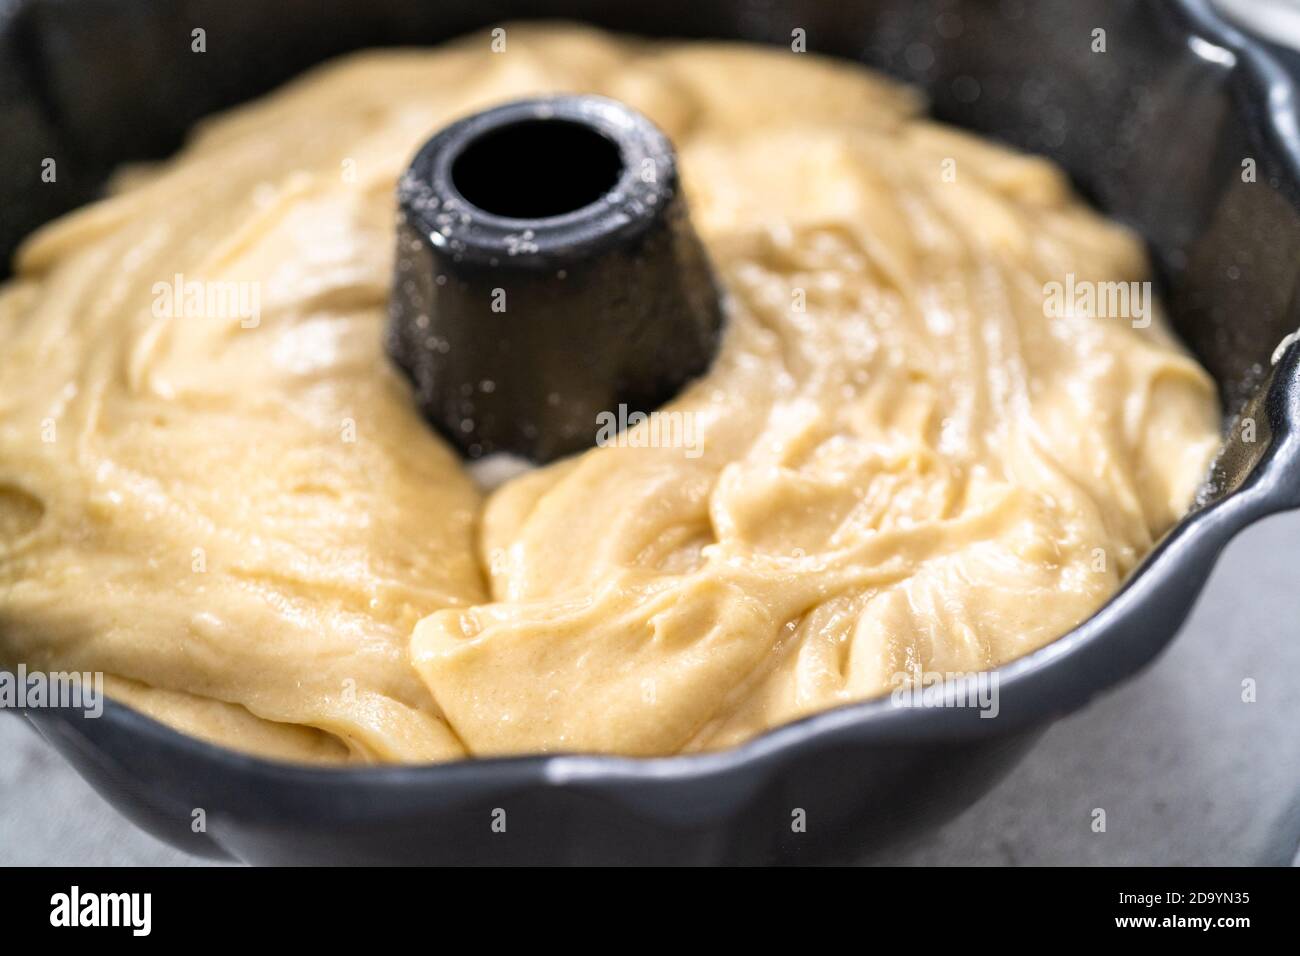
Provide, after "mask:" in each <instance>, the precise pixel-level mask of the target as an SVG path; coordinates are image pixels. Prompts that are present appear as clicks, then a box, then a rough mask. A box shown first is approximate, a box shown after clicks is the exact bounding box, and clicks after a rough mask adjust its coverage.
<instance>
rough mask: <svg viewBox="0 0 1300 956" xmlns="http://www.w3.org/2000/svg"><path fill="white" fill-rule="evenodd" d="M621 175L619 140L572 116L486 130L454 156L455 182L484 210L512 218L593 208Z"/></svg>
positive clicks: (474, 203) (463, 193)
mask: <svg viewBox="0 0 1300 956" xmlns="http://www.w3.org/2000/svg"><path fill="white" fill-rule="evenodd" d="M622 174H623V160H622V157H621V155H620V154H619V148H618V145H617V144H616V143H614V142H613V141H612V140H610V139H608V138H606V137H605V136H604V135H602V134H601V133H599V132H597V131H596V130H594V129H592V128H591V127H589V126H584V125H583V124H581V123H575V122H572V121H570V120H559V119H532V120H525V121H524V122H521V123H511V124H510V125H509V126H502V127H499V128H498V129H494V130H491V131H489V132H487V133H484V134H483V135H482V136H480V137H479V138H478V139H475V140H474V141H473V142H471V143H470V144H469V145H468V146H466V147H465V149H464V151H463V152H462V153H461V154H460V155H459V156H457V157H456V159H455V160H454V161H453V162H452V166H451V181H452V185H454V186H455V187H456V190H457V191H458V192H459V193H460V194H461V195H462V196H464V197H465V200H466V201H467V202H469V203H471V204H472V205H475V206H477V207H478V208H479V209H482V210H483V211H484V212H489V213H492V214H493V215H497V216H508V217H510V218H513V219H544V218H547V217H550V216H562V215H564V214H565V213H569V212H574V211H576V210H578V209H582V208H584V207H585V206H590V205H591V204H592V203H594V202H595V201H596V200H598V199H600V198H601V197H602V196H604V195H605V194H606V193H607V192H609V191H610V190H611V189H613V188H614V186H615V184H616V183H617V182H618V180H619V177H620V176H621V175H622Z"/></svg>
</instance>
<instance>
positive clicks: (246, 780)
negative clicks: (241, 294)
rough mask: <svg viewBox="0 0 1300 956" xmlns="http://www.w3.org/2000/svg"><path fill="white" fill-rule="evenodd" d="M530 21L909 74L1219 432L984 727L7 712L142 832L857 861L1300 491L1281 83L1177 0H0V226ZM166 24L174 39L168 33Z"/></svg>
mask: <svg viewBox="0 0 1300 956" xmlns="http://www.w3.org/2000/svg"><path fill="white" fill-rule="evenodd" d="M532 17H565V18H571V19H576V20H583V21H587V22H590V23H593V24H596V25H599V26H603V27H608V28H612V29H615V30H623V31H630V32H635V33H642V34H646V35H652V36H682V37H719V38H733V39H743V40H749V41H756V42H769V43H775V44H780V45H789V43H790V42H791V31H792V30H794V29H796V28H802V29H803V30H805V31H806V37H807V43H808V47H809V49H810V50H813V51H816V52H820V53H826V54H832V55H837V56H842V57H847V58H851V59H855V60H860V61H862V62H864V63H867V64H869V65H870V66H873V67H876V68H879V69H883V70H885V71H887V72H888V73H891V74H894V75H896V76H899V77H901V78H903V79H905V80H909V81H911V82H913V83H916V84H917V85H919V86H921V87H923V88H925V89H926V90H928V91H929V94H930V96H931V98H932V102H933V106H934V112H935V113H936V114H937V115H938V116H939V117H940V118H941V119H944V120H947V121H950V122H953V123H956V124H959V125H961V126H965V127H969V128H971V129H974V130H978V131H979V132H981V133H983V134H986V135H989V136H993V137H997V138H999V139H1002V140H1005V141H1007V142H1010V143H1013V144H1015V145H1017V146H1019V147H1022V148H1024V149H1027V150H1030V151H1033V152H1038V153H1042V154H1045V155H1047V156H1050V157H1051V158H1052V159H1054V160H1056V161H1057V162H1059V163H1061V164H1062V165H1063V166H1064V167H1065V168H1066V169H1067V170H1069V172H1070V173H1071V175H1072V176H1073V177H1074V179H1075V181H1076V182H1077V184H1078V185H1079V187H1080V188H1081V189H1082V190H1083V191H1084V193H1085V194H1086V195H1087V196H1088V197H1089V198H1090V199H1091V200H1093V201H1094V202H1095V203H1096V204H1097V205H1098V206H1099V207H1100V208H1101V209H1103V210H1105V211H1106V212H1108V213H1109V214H1111V215H1113V216H1115V217H1117V218H1119V219H1121V220H1123V221H1125V222H1127V223H1129V224H1131V225H1132V226H1133V227H1134V228H1135V229H1137V230H1138V231H1139V232H1140V233H1141V234H1142V235H1143V236H1144V237H1145V238H1146V239H1147V241H1148V242H1149V245H1150V249H1151V254H1152V258H1153V261H1154V263H1155V266H1156V269H1157V273H1158V279H1159V281H1160V283H1161V286H1162V289H1163V294H1164V296H1165V300H1166V302H1167V303H1168V306H1169V310H1170V312H1171V314H1172V317H1173V321H1174V323H1175V325H1176V328H1177V330H1178V332H1179V333H1180V334H1181V336H1182V337H1183V339H1184V340H1185V341H1186V342H1187V344H1188V345H1189V346H1190V347H1191V348H1192V349H1193V350H1194V351H1195V352H1196V354H1197V355H1198V356H1199V357H1200V360H1201V362H1202V363H1203V364H1204V365H1205V367H1206V368H1208V369H1209V370H1210V372H1211V374H1212V375H1213V376H1214V377H1215V379H1216V380H1217V381H1218V384H1219V386H1220V389H1221V393H1222V395H1223V396H1224V401H1225V407H1224V434H1225V436H1226V437H1225V448H1224V452H1223V454H1222V455H1221V456H1220V458H1219V460H1218V463H1217V464H1216V466H1215V468H1214V470H1213V474H1212V475H1211V476H1210V479H1209V480H1208V482H1207V484H1206V486H1205V489H1204V491H1203V493H1202V495H1201V497H1200V499H1199V500H1198V503H1197V506H1196V507H1195V509H1194V510H1193V512H1192V513H1191V514H1190V515H1188V516H1187V517H1186V518H1185V519H1184V520H1183V521H1181V522H1180V523H1179V524H1178V525H1177V526H1176V527H1175V528H1174V529H1173V530H1172V531H1171V532H1170V533H1169V534H1168V535H1167V536H1166V537H1165V538H1164V540H1163V541H1162V542H1161V543H1160V545H1159V547H1158V548H1157V549H1156V550H1155V552H1154V553H1153V554H1151V555H1150V556H1149V557H1148V558H1147V560H1146V561H1145V562H1144V563H1143V564H1142V566H1141V568H1140V569H1139V570H1138V571H1137V572H1136V573H1135V574H1133V575H1132V577H1131V578H1130V579H1129V580H1128V582H1127V583H1126V584H1125V586H1124V587H1123V589H1122V590H1121V591H1120V592H1119V593H1118V594H1117V595H1116V596H1115V597H1114V598H1113V599H1112V600H1111V601H1110V602H1109V603H1108V604H1106V606H1105V607H1103V608H1102V609H1101V610H1100V611H1098V612H1097V614H1096V615H1095V616H1094V617H1092V618H1091V619H1090V620H1088V621H1086V622H1085V623H1083V624H1081V625H1080V626H1079V627H1078V628H1076V629H1075V630H1074V631H1072V632H1071V633H1069V634H1066V635H1065V636H1063V637H1061V638H1060V639H1059V640H1057V641H1056V642H1054V643H1052V644H1050V645H1048V646H1047V647H1044V648H1043V649H1041V650H1039V651H1037V652H1036V653H1033V654H1031V655H1029V656H1027V657H1024V658H1021V659H1020V660H1017V661H1014V662H1013V663H1011V664H1008V665H1006V666H1005V667H1003V668H1001V669H1000V691H1001V696H1000V713H999V715H998V716H997V718H996V719H991V720H990V719H980V717H979V715H978V711H977V710H976V709H973V708H953V707H948V708H899V707H895V706H891V704H890V702H889V701H888V700H883V701H881V700H877V701H869V702H866V703H861V704H855V705H851V706H845V707H840V708H838V709H835V710H831V711H828V712H825V713H821V714H818V715H816V716H813V717H809V718H807V719H804V720H801V721H799V722H797V723H794V724H790V725H787V726H784V727H780V728H778V729H776V730H773V731H771V732H769V733H766V734H764V735H763V736H762V737H760V738H758V739H756V740H754V741H752V742H750V743H748V744H746V745H744V746H741V747H737V748H735V749H732V750H727V751H724V752H719V753H711V754H705V755H696V756H686V757H670V758H662V759H626V758H619V757H608V756H580V755H579V756H546V757H518V758H510V759H491V760H476V761H471V762H464V763H456V764H449V765H435V766H414V767H373V768H365V769H348V770H329V769H310V768H305V767H300V766H291V765H285V764H279V763H274V762H269V761H265V760H260V759H255V758H252V757H248V756H244V755H241V754H237V753H233V752H231V751H228V750H224V749H221V748H219V747H214V746H210V745H208V744H205V743H201V742H199V741H197V740H194V739H191V738H188V737H185V736H182V735H181V734H178V733H176V732H174V731H172V730H170V729H168V728H167V727H164V726H162V725H160V724H158V723H156V722H154V721H152V720H149V719H147V718H145V717H143V716H141V715H140V714H138V713H135V712H133V711H131V710H128V709H127V708H125V707H122V706H120V705H117V704H113V703H112V702H109V704H108V706H107V708H106V710H105V713H104V714H103V716H102V717H101V718H100V719H93V720H92V719H84V718H83V717H81V716H80V715H79V714H77V713H64V712H59V711H53V710H42V711H33V712H30V713H29V714H28V715H27V716H28V717H29V718H30V719H31V720H32V721H33V722H34V723H35V725H36V727H37V728H38V730H39V731H40V732H41V733H42V734H43V735H44V736H45V737H46V738H48V739H49V740H50V741H51V742H52V743H54V744H55V746H57V747H58V748H59V749H60V750H61V751H62V752H63V753H64V754H65V755H66V756H67V758H68V759H69V760H70V761H72V763H73V764H74V765H75V766H76V767H77V769H78V770H80V772H81V773H82V774H83V775H84V776H85V777H86V778H87V779H88V780H90V781H91V782H92V783H93V784H94V785H95V786H96V787H97V788H99V790H100V791H101V792H102V793H103V794H104V795H105V796H106V797H107V798H108V799H110V800H111V801H112V802H113V803H114V804H115V805H116V806H117V807H118V808H119V809H121V811H122V812H123V813H125V814H126V815H127V816H129V817H130V818H131V819H133V820H135V821H136V822H137V823H139V824H140V825H141V826H143V827H145V828H146V829H148V830H149V831H150V832H152V833H154V834H156V835H157V836H159V837H161V838H162V839H164V840H166V841H168V842H169V843H172V844H174V845H176V846H179V847H182V848H184V849H186V850H190V851H192V852H194V853H198V854H204V855H207V856H212V857H222V858H234V859H239V860H245V861H250V862H258V863H325V862H371V863H416V862H425V863H429V862H438V863H505V862H510V863H561V862H566V863H634V862H635V863H766V862H821V861H844V860H850V859H861V858H863V857H864V856H869V854H870V852H871V851H872V850H874V849H877V848H879V847H880V846H881V845H883V844H884V843H886V842H887V841H889V840H891V839H893V838H895V837H898V836H899V835H901V834H904V833H907V832H910V831H914V830H916V829H918V828H923V827H927V826H931V825H933V824H935V823H936V822H938V821H939V820H941V819H944V818H945V817H949V816H951V815H953V814H955V813H956V812H958V811H960V810H961V809H962V808H964V807H966V806H968V805H969V804H970V803H972V802H973V801H974V800H976V799H977V798H978V797H979V796H980V795H981V794H983V793H985V792H986V791H987V790H988V788H989V787H990V786H991V785H992V784H993V783H994V782H995V781H997V780H998V779H999V778H1000V777H1001V776H1002V775H1003V774H1004V773H1005V772H1006V771H1007V770H1008V769H1009V768H1010V767H1011V766H1012V764H1014V763H1015V762H1016V761H1017V760H1018V759H1019V758H1020V757H1021V756H1022V755H1023V754H1024V753H1025V752H1026V750H1027V749H1028V748H1029V747H1030V746H1031V745H1032V744H1033V743H1034V741H1035V740H1036V738H1037V737H1038V736H1039V735H1040V734H1041V733H1042V731H1043V730H1044V729H1045V728H1046V727H1047V726H1048V724H1050V723H1051V722H1052V721H1053V720H1055V719H1057V718H1058V717H1061V716H1063V715H1065V714H1068V713H1069V712H1071V711H1073V710H1075V709H1077V708H1079V707H1081V706H1082V705H1084V704H1085V703H1087V702H1088V701H1089V700H1090V699H1091V698H1093V697H1094V696H1095V695H1097V694H1099V693H1101V692H1102V691H1104V690H1106V689H1107V688H1110V687H1113V686H1114V685H1115V684H1116V683H1117V682H1119V681H1121V680H1124V679H1125V678H1127V677H1129V676H1130V675H1132V674H1133V673H1134V672H1135V671H1137V670H1138V669H1139V668H1141V667H1142V666H1143V665H1145V664H1146V663H1148V662H1149V661H1150V660H1151V659H1152V658H1153V657H1154V656H1155V655H1156V654H1157V653H1159V652H1160V650H1161V649H1162V648H1163V647H1164V646H1165V645H1166V644H1167V643H1168V642H1169V641H1170V640H1171V639H1172V638H1173V636H1174V634H1175V633H1176V632H1177V631H1178V628H1179V626H1180V625H1181V623H1182V621H1183V620H1184V618H1185V616H1186V615H1187V612H1188V610H1189V608H1190V606H1191V604H1192V602H1193V600H1194V599H1195V598H1196V596H1197V593H1198V592H1199V591H1200V590H1201V587H1202V585H1203V584H1204V582H1205V580H1206V577H1207V576H1208V574H1209V572H1210V569H1211V567H1212V565H1213V563H1214V561H1215V558H1216V556H1217V555H1218V554H1219V552H1220V551H1221V550H1222V549H1223V547H1224V545H1225V544H1226V543H1227V542H1228V541H1229V539H1231V538H1232V536H1233V535H1234V534H1236V533H1237V532H1238V531H1240V530H1241V529H1242V528H1244V527H1246V526H1247V525H1249V524H1251V523H1252V522H1254V521H1257V520H1259V519H1260V518H1262V517H1264V516H1266V515H1268V514H1271V513H1274V512H1277V511H1281V510H1284V509H1289V508H1295V507H1298V506H1300V433H1298V432H1297V429H1298V428H1300V345H1297V344H1294V343H1293V344H1290V345H1289V346H1287V345H1285V344H1284V340H1286V337H1287V336H1288V334H1289V333H1291V332H1293V331H1294V330H1295V329H1296V327H1297V325H1298V324H1300V315H1298V314H1297V303H1296V300H1295V291H1296V281H1295V280H1296V274H1297V268H1298V267H1300V211H1298V210H1300V133H1298V130H1300V116H1298V115H1297V104H1296V96H1295V88H1294V85H1293V82H1292V80H1291V78H1290V77H1288V75H1287V74H1286V73H1285V71H1284V70H1283V69H1282V68H1281V67H1280V66H1279V65H1278V63H1277V62H1276V61H1275V60H1274V59H1273V58H1272V56H1271V55H1270V54H1269V53H1268V51H1267V50H1266V49H1264V48H1263V47H1262V46H1260V45H1258V44H1256V43H1255V42H1254V41H1252V40H1250V39H1248V38H1247V37H1245V36H1243V35H1242V34H1241V33H1239V32H1237V31H1236V30H1235V29H1233V28H1232V27H1230V26H1229V25H1227V24H1226V23H1225V22H1223V21H1222V20H1220V19H1219V18H1217V17H1216V15H1215V14H1214V13H1213V12H1212V11H1211V10H1210V8H1209V7H1208V6H1207V4H1206V3H1205V2H1204V0H1000V2H999V0H967V2H957V0H840V2H838V3H826V2H824V0H784V2H781V0H777V2H753V0H655V2H653V3H651V2H620V3H611V2H608V0H567V2H566V0H513V2H512V0H474V2H469V0H463V2H446V3H438V4H431V3H419V2H415V0H412V2H401V0H367V2H366V3H364V4H357V3H354V2H352V0H279V2H276V3H266V2H262V0H259V2H252V0H248V2H245V0H186V2H177V3H166V4H163V3H150V2H145V0H28V2H17V3H9V4H7V5H6V4H5V3H4V2H3V0H0V79H2V81H3V82H2V83H0V128H2V129H4V131H5V135H4V137H3V138H0V161H2V162H3V169H4V172H5V175H4V176H0V209H3V210H4V216H3V227H2V229H0V246H3V249H4V250H5V251H6V252H7V251H9V250H12V248H13V247H14V245H15V244H16V243H17V241H18V240H19V239H20V238H21V237H22V236H23V235H24V234H26V233H27V232H28V231H29V230H31V229H32V228H33V227H35V226H37V225H39V224H40V223H42V222H44V221H46V220H48V219H50V218H52V217H54V216H56V215H58V214H59V213H61V212H63V211H64V210H66V209H69V208H71V207H73V206H74V205H77V204H79V203H81V202H84V201H86V200H87V199H89V198H92V197H93V195H94V192H95V189H96V188H97V185H98V184H99V183H101V182H102V181H103V177H104V175H105V174H106V173H107V172H108V171H109V170H110V169H111V168H112V167H113V166H114V165H115V164H117V163H119V162H122V161H124V160H131V159H138V158H143V157H161V156H166V155H167V154H168V152H169V151H171V150H173V149H175V148H176V146H177V145H178V144H179V143H180V142H181V139H182V137H183V135H184V134H185V132H186V130H187V128H188V127H189V126H190V125H191V123H193V122H194V121H195V120H196V119H198V118H199V117H201V116H203V115H205V114H207V113H210V112H212V111H214V110H218V109H224V108H226V107H229V106H232V105H234V104H236V103H238V102H240V101H242V100H246V99H248V98H250V97H253V96H256V95H258V94H260V93H263V92H265V91H267V90H269V89H271V88H272V87H274V86H275V85H277V84H278V83H280V82H282V81H284V80H286V79H288V78H290V77H291V76H293V75H294V74H296V73H298V72H299V71H301V70H302V69H304V68H306V67H308V66H310V65H311V64H313V63H315V62H317V61H319V60H322V59H324V58H326V57H329V56H333V55H335V54H339V53H343V52H345V51H347V50H351V49H354V48H359V47H366V46H376V45H393V44H403V45H410V44H429V43H437V42H439V41H441V40H445V39H448V38H450V37H453V36H456V35H457V34H460V33H463V32H465V31H468V30H473V29H477V28H482V27H486V26H489V25H492V24H494V23H499V22H501V21H503V20H507V19H515V18H532ZM196 26H202V27H203V28H204V29H205V30H206V31H207V45H208V52H207V53H206V54H205V55H203V56H194V55H192V54H191V53H190V52H189V50H188V43H178V42H177V40H176V38H177V37H186V38H188V36H189V34H190V31H191V30H192V29H193V28H194V27H196ZM1098 29H1101V30H1105V31H1106V47H1107V49H1106V52H1104V53H1094V52H1093V51H1092V46H1093V36H1094V33H1093V31H1095V30H1098ZM972 80H973V81H974V83H972ZM976 84H978V86H977V87H976ZM976 89H978V95H974V91H975V90H976ZM431 132H432V131H431ZM46 156H58V157H60V160H59V172H60V176H59V182H58V183H57V184H40V183H39V182H38V181H37V180H38V174H37V173H33V172H32V170H39V168H40V161H41V159H42V157H46ZM1248 161H1253V162H1248ZM1249 167H1253V169H1254V173H1255V175H1254V176H1253V177H1251V176H1249V175H1243V173H1244V172H1246V171H1248V168H1249ZM65 171H66V172H65ZM1252 179H1253V181H1251V180H1252ZM1247 417H1248V418H1250V419H1253V420H1254V423H1255V428H1254V435H1253V438H1254V441H1250V442H1248V441H1245V440H1244V437H1243V436H1249V430H1248V429H1243V428H1241V427H1239V422H1240V421H1241V419H1243V418H1247ZM198 807H201V808H203V809H204V810H205V811H206V819H207V828H206V832H203V833H195V832H193V831H192V829H191V820H192V816H191V813H192V811H193V809H194V808H198ZM498 808H500V809H503V810H505V811H506V813H507V820H508V825H507V828H506V832H504V833H498V832H494V828H493V826H492V823H493V820H494V819H497V818H499V814H494V811H496V810H497V809H498ZM797 810H802V811H804V819H806V831H805V832H794V831H795V830H796V829H797V828H794V827H792V826H791V821H792V819H793V818H794V815H795V814H796V811H797ZM497 829H499V828H497Z"/></svg>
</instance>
